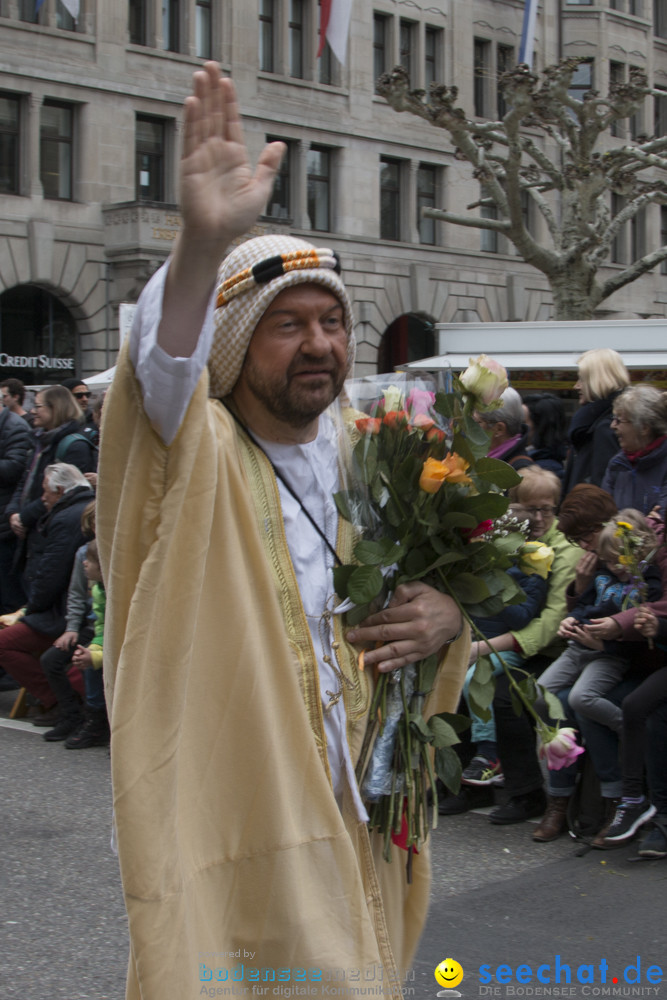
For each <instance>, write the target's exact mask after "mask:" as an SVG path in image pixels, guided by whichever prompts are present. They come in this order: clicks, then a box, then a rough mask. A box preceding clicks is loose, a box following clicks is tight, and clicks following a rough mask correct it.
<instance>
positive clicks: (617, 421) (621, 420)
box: [611, 414, 632, 424]
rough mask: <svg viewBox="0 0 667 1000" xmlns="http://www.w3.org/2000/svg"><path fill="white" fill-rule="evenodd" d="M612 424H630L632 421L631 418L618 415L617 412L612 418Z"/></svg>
mask: <svg viewBox="0 0 667 1000" xmlns="http://www.w3.org/2000/svg"><path fill="white" fill-rule="evenodd" d="M611 422H612V424H629V423H632V421H631V420H626V419H625V417H617V416H616V414H614V416H613V417H612V418H611Z"/></svg>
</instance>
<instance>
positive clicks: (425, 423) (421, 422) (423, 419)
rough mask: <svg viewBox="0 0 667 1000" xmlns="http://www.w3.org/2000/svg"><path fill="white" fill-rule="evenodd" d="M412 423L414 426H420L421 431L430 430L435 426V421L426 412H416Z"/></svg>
mask: <svg viewBox="0 0 667 1000" xmlns="http://www.w3.org/2000/svg"><path fill="white" fill-rule="evenodd" d="M411 423H412V426H413V427H418V428H419V430H420V431H426V432H428V431H430V430H432V429H433V428H434V427H435V421H434V420H433V419H432V418H431V417H429V416H427V415H426V414H425V413H415V415H414V416H413V418H412V421H411Z"/></svg>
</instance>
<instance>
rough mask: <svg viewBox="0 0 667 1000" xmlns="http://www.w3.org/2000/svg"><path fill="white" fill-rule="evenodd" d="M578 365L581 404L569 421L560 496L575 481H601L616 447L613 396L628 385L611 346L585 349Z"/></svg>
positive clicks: (628, 377) (594, 483)
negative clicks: (563, 477) (567, 444)
mask: <svg viewBox="0 0 667 1000" xmlns="http://www.w3.org/2000/svg"><path fill="white" fill-rule="evenodd" d="M577 365H578V369H579V378H578V379H577V381H576V382H575V385H574V388H575V389H576V390H577V391H578V393H579V403H580V407H579V409H578V410H577V412H576V413H575V414H574V416H573V417H572V422H571V424H570V430H569V438H570V451H569V454H568V459H567V464H566V467H565V480H564V483H563V496H565V495H566V494H567V493H569V492H570V490H571V489H572V487H573V486H576V485H577V483H592V484H593V485H594V486H600V485H601V483H602V479H603V477H604V473H605V470H606V468H607V463H608V462H609V459H610V458H611V457H612V455H615V454H616V452H617V451H618V440H617V438H616V435H615V434H614V431H613V429H612V426H611V422H612V417H613V407H614V400H615V399H616V398H617V397H618V395H619V394H620V393H621V392H622V391H623V389H625V388H626V387H627V386H629V385H630V375H629V374H628V370H627V368H626V367H625V365H624V363H623V359H622V358H621V356H620V354H618V353H617V352H616V351H613V350H612V349H611V348H610V347H599V348H596V349H595V350H592V351H586V352H585V353H584V354H582V355H581V357H580V358H579V360H578V361H577Z"/></svg>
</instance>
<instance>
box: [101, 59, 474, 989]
mask: <svg viewBox="0 0 667 1000" xmlns="http://www.w3.org/2000/svg"><path fill="white" fill-rule="evenodd" d="M194 79H195V90H194V95H193V96H192V97H190V98H188V100H187V101H186V110H185V140H184V155H183V161H182V166H181V207H182V214H183V231H182V234H181V237H180V239H179V242H178V245H177V247H176V248H175V251H174V254H173V256H172V259H171V261H170V265H169V268H168V270H165V271H163V272H162V273H161V274H159V275H157V276H156V277H155V279H154V280H153V281H152V282H151V284H150V285H149V286H148V288H147V289H146V291H145V293H144V295H143V296H142V301H141V302H140V304H139V309H138V316H137V319H136V321H135V326H134V329H133V333H132V338H131V343H130V347H129V351H126V352H125V353H124V354H123V356H122V357H121V359H120V362H119V366H118V373H117V375H116V378H115V381H114V386H113V388H112V390H111V392H110V394H109V398H108V400H107V402H106V403H105V418H104V419H105V424H104V432H103V442H102V453H101V462H100V484H99V499H98V519H97V523H98V535H99V539H100V553H101V556H102V560H103V570H104V578H105V583H106V587H107V595H108V597H107V621H106V631H105V653H106V654H107V656H106V661H105V663H108V664H109V665H110V666H109V670H108V673H107V683H108V697H109V702H110V715H111V725H112V774H113V785H114V810H115V822H116V829H117V841H118V850H119V860H120V867H121V874H122V879H123V889H124V893H125V899H126V904H127V910H128V916H129V927H130V942H131V955H130V964H129V973H128V988H127V997H128V998H129V1000H135V998H139V997H141V998H143V1000H157V998H158V997H160V998H163V997H165V996H169V997H170V1000H171V998H174V1000H189V998H190V997H193V998H194V997H195V996H202V995H224V994H223V993H216V992H215V991H216V990H218V989H219V990H223V991H224V990H225V989H228V990H229V992H230V993H231V988H232V987H236V988H237V990H238V989H241V990H242V989H244V988H247V992H248V993H253V991H255V992H257V993H258V994H259V993H261V988H263V987H266V988H267V992H266V993H265V994H263V995H267V996H271V995H273V994H274V993H276V995H277V992H276V991H277V990H278V989H279V986H283V987H284V986H290V985H291V986H295V987H296V986H302V987H303V986H307V987H308V990H309V992H308V995H310V996H313V995H319V994H320V993H327V992H329V991H330V989H331V986H332V984H333V983H335V984H336V985H337V986H338V987H340V988H341V989H342V990H343V993H344V995H348V996H354V995H355V993H356V992H358V991H359V990H360V989H361V988H363V987H365V988H369V987H377V989H378V990H382V991H384V992H387V993H390V992H396V991H397V990H398V989H399V988H400V982H401V977H402V975H403V974H404V972H405V971H406V969H407V968H408V967H409V964H410V962H411V959H412V956H413V953H414V949H415V947H416V944H417V940H418V936H419V933H420V931H421V928H422V926H423V922H424V919H425V915H426V907H427V902H428V878H429V872H428V849H427V848H425V849H424V850H423V851H422V852H421V853H420V855H419V856H418V857H417V859H416V862H415V865H414V877H413V883H412V885H410V886H408V885H407V884H406V881H405V871H404V866H403V864H402V863H401V859H400V854H401V852H400V851H399V850H398V848H397V849H396V851H395V854H396V857H395V859H394V863H393V864H387V862H385V861H383V860H382V859H381V858H380V852H379V851H378V850H377V845H376V844H374V843H373V839H374V838H371V837H369V835H368V830H367V824H366V821H365V820H366V814H365V809H364V805H363V803H362V801H361V798H360V796H359V790H358V788H357V786H356V782H355V780H354V774H353V769H354V766H355V764H356V760H357V756H358V754H359V750H360V746H361V741H362V739H363V734H364V731H365V726H366V722H367V713H368V708H369V703H370V697H371V681H370V675H371V673H372V671H371V670H370V669H367V670H366V671H365V672H363V673H361V672H360V671H359V670H358V668H357V665H356V649H355V648H354V647H353V646H352V644H351V642H352V640H354V642H355V643H356V644H363V645H364V646H368V647H369V649H368V652H367V654H366V664H367V667H369V668H370V667H372V666H373V665H377V667H378V669H380V670H392V669H400V668H401V667H403V666H405V665H406V664H407V663H410V662H413V661H415V660H418V659H420V658H422V657H425V656H427V655H430V654H431V653H433V652H437V651H441V653H442V656H443V659H444V664H443V668H442V669H441V671H440V677H439V681H438V684H437V687H436V690H435V692H434V696H433V699H432V702H433V708H434V709H435V710H442V709H445V708H449V709H450V710H453V709H454V708H455V707H456V704H457V701H458V694H459V690H460V686H461V683H462V679H463V676H464V673H465V666H466V663H467V637H466V636H464V635H462V636H461V637H460V638H457V637H458V636H459V633H460V632H461V622H460V617H459V614H458V611H457V609H456V607H455V605H454V602H452V601H451V600H450V599H449V598H447V597H445V596H443V595H441V594H438V593H437V592H436V591H434V590H432V589H431V588H429V587H426V586H425V585H423V584H421V583H416V584H410V585H407V586H403V587H400V588H398V589H397V591H396V594H395V595H394V598H393V600H392V602H391V604H390V606H389V607H388V608H386V609H385V610H384V611H382V612H379V613H378V614H377V615H374V616H372V617H371V618H369V619H367V620H366V622H364V623H363V624H362V626H360V627H357V628H356V629H355V631H354V633H350V632H348V633H347V634H345V632H344V627H343V623H342V621H341V616H340V615H337V614H336V613H335V597H334V595H333V592H332V591H333V587H332V583H331V576H330V569H331V566H332V564H333V559H334V557H337V558H340V559H341V560H342V561H344V562H345V561H348V560H349V559H350V556H351V551H352V544H353V538H352V531H351V528H350V526H349V525H348V524H347V523H346V522H343V521H340V522H339V521H338V518H337V517H336V514H335V508H334V507H333V506H332V500H331V495H332V492H333V490H334V489H335V488H337V485H338V463H339V458H340V448H341V443H342V441H343V440H344V430H341V429H340V428H339V427H338V426H337V424H336V422H335V421H334V420H332V419H331V418H330V416H329V409H328V408H330V406H331V404H333V403H334V400H335V399H336V397H337V396H338V394H339V393H340V391H341V388H342V385H343V381H344V379H345V376H346V375H347V373H348V370H349V366H350V362H351V358H352V355H353V348H354V340H353V333H352V315H351V308H350V303H349V299H348V297H347V293H346V292H345V288H344V285H343V283H342V280H341V279H340V276H339V274H338V265H337V261H336V260H335V258H334V255H332V254H331V251H328V250H327V249H317V248H313V247H311V246H310V245H309V244H306V243H304V242H303V241H298V240H294V239H292V238H290V237H266V238H260V239H259V240H252V241H248V242H247V243H244V244H241V246H240V247H238V248H237V250H235V251H234V252H233V253H232V254H230V255H229V256H228V257H226V259H224V262H223V264H222V266H221V267H220V273H219V274H218V267H219V264H220V261H221V260H223V258H225V255H226V252H227V250H228V248H229V246H230V244H231V243H232V242H233V241H234V240H236V239H237V238H238V237H239V236H241V235H242V234H243V233H245V232H247V231H248V230H249V229H250V228H251V226H252V224H253V223H254V221H255V219H256V217H257V215H258V213H259V212H260V211H261V209H262V207H263V205H264V204H265V202H266V200H267V198H268V195H269V193H270V190H271V185H272V182H273V177H274V174H275V171H276V169H277V166H278V164H279V161H280V156H281V155H282V147H281V144H280V143H273V144H270V145H269V146H267V148H266V149H265V151H264V153H263V154H262V156H261V157H260V160H259V163H258V167H257V169H256V171H255V173H254V174H253V173H252V172H251V170H250V168H249V164H248V160H247V154H246V150H245V146H244V143H243V138H242V132H241V126H240V121H239V117H238V109H237V107H236V101H235V96H234V90H233V86H232V84H231V81H229V80H222V79H221V78H220V76H219V69H218V67H217V66H216V65H215V64H207V65H206V67H205V69H204V70H203V71H200V72H198V73H196V74H195V78H194ZM211 397H215V398H211ZM221 400H224V402H223V401H221ZM325 411H326V413H325ZM342 421H343V424H344V422H345V420H344V414H343V415H342ZM334 553H335V556H334ZM357 648H358V645H357ZM207 991H213V992H207Z"/></svg>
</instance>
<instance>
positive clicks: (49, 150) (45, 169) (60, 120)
mask: <svg viewBox="0 0 667 1000" xmlns="http://www.w3.org/2000/svg"><path fill="white" fill-rule="evenodd" d="M39 139H40V147H39V152H40V156H39V163H40V179H41V181H42V188H43V190H44V197H45V198H55V199H58V200H60V201H71V200H72V191H73V177H72V167H73V160H74V156H73V141H74V109H73V108H72V107H71V105H69V104H56V103H55V102H52V101H45V102H44V104H43V105H42V109H41V115H40V129H39Z"/></svg>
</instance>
